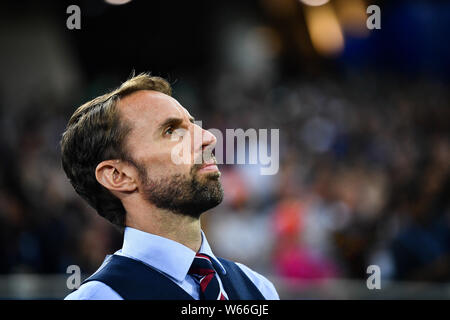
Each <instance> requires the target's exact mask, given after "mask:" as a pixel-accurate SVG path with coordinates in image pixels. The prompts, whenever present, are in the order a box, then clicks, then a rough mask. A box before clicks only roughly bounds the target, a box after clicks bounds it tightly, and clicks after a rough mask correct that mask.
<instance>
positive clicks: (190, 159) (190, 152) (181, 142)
mask: <svg viewBox="0 0 450 320" xmlns="http://www.w3.org/2000/svg"><path fill="white" fill-rule="evenodd" d="M119 109H120V114H121V117H122V119H123V120H125V121H126V122H127V123H128V124H129V125H130V126H131V132H130V133H129V134H128V136H127V138H126V141H125V146H126V149H127V152H128V155H129V156H130V158H131V160H132V162H133V163H134V165H135V166H136V168H137V169H138V172H139V181H138V184H139V186H138V189H139V192H142V194H143V196H144V197H145V198H146V200H147V201H149V202H151V203H152V204H154V205H155V206H157V207H159V208H162V209H167V210H169V211H172V212H174V213H178V214H184V215H189V216H193V217H199V216H200V214H201V213H203V212H204V211H206V210H208V209H211V208H213V207H215V206H217V205H218V204H219V203H220V202H221V201H222V199H223V190H222V186H221V184H220V181H219V177H220V172H219V170H218V168H217V166H216V165H215V158H214V157H212V156H211V155H212V149H213V148H214V146H215V143H216V138H215V137H214V135H212V134H211V133H210V132H208V131H206V130H203V129H202V128H201V127H199V126H198V125H196V124H194V123H193V122H194V119H193V118H192V116H191V115H190V114H189V112H188V111H187V110H186V109H185V108H184V107H183V106H181V105H180V104H179V103H178V101H176V100H175V99H174V98H172V97H170V96H168V95H165V94H163V93H160V92H156V91H149V90H141V91H137V92H135V93H133V94H131V95H129V96H127V97H125V98H124V99H122V100H121V101H120V103H119ZM194 137H195V138H194ZM180 151H181V152H182V154H181V156H182V157H181V158H180ZM177 159H178V161H177ZM180 159H181V160H183V161H179V160H180Z"/></svg>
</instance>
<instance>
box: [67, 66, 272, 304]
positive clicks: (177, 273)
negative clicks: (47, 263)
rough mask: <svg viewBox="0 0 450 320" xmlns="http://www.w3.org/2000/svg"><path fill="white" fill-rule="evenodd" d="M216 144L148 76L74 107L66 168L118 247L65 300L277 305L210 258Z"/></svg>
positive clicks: (266, 286) (265, 290)
mask: <svg viewBox="0 0 450 320" xmlns="http://www.w3.org/2000/svg"><path fill="white" fill-rule="evenodd" d="M198 133H200V139H195V138H194V137H196V136H197V137H198V136H199V135H198ZM215 143H216V138H215V137H214V136H213V135H212V134H211V133H210V132H208V131H206V130H203V129H202V128H201V127H199V126H198V125H196V124H195V123H194V119H193V118H192V116H191V115H190V114H189V112H188V111H187V110H186V109H185V108H184V107H182V106H181V105H180V104H179V103H178V102H177V101H176V100H175V99H174V98H172V97H171V88H170V85H169V84H168V83H167V81H165V80H164V79H162V78H159V77H151V76H149V75H147V74H141V75H139V76H136V77H133V78H131V79H129V80H128V81H126V82H124V83H123V84H122V85H121V86H120V87H119V88H118V89H116V90H114V91H112V92H110V93H107V94H105V95H102V96H100V97H97V98H95V99H93V100H92V101H90V102H87V103H85V104H84V105H82V106H81V107H79V108H78V109H77V110H76V111H75V113H74V114H73V115H72V117H71V118H70V120H69V123H68V125H67V129H66V131H65V132H64V134H63V137H62V140H61V153H62V164H63V168H64V171H65V172H66V174H67V176H68V178H69V179H70V182H71V183H72V185H73V187H74V189H75V190H76V192H77V193H78V194H79V195H80V196H81V197H83V198H84V199H85V200H86V201H87V202H88V203H89V204H90V205H91V206H92V207H94V208H95V209H96V210H97V212H98V213H99V214H100V215H101V216H103V217H104V218H106V219H108V220H109V221H110V222H112V223H113V224H115V225H117V226H118V227H119V228H122V229H123V230H124V241H123V247H122V249H121V250H119V251H117V252H116V253H114V254H113V255H110V256H107V257H106V259H105V261H104V262H103V264H102V266H100V268H99V269H98V270H97V271H96V272H95V273H94V274H93V275H92V276H91V277H89V278H88V279H87V280H85V281H84V282H83V283H82V285H81V286H80V288H79V289H78V290H76V291H74V292H73V293H71V294H69V295H68V296H67V297H66V299H69V300H72V299H73V300H75V299H76V300H78V299H108V300H110V299H167V300H172V299H221V300H225V299H278V294H277V292H276V290H275V288H274V286H273V285H272V283H271V282H270V281H268V280H267V279H266V278H265V277H263V276H262V275H260V274H258V273H256V272H254V271H252V270H251V269H249V268H248V267H246V266H244V265H242V264H239V263H234V262H231V261H228V260H226V259H222V258H217V257H215V256H214V254H213V252H212V250H211V248H210V246H209V244H208V241H207V240H206V237H205V234H204V233H203V232H202V230H201V225H200V215H201V214H202V213H203V212H205V211H207V210H209V209H211V208H213V207H215V206H217V205H218V204H219V203H220V202H221V201H222V198H223V190H222V186H221V183H220V180H219V178H220V172H219V170H218V168H217V165H216V163H215V158H214V156H212V150H213V148H214V146H215ZM180 146H181V147H182V148H181V149H180V148H179V147H180ZM178 149H180V150H183V152H184V154H183V156H182V159H181V160H183V161H180V158H179V157H178V155H179V154H180V152H178V151H177V152H174V150H178ZM186 159H190V160H189V161H186ZM224 232H226V230H224Z"/></svg>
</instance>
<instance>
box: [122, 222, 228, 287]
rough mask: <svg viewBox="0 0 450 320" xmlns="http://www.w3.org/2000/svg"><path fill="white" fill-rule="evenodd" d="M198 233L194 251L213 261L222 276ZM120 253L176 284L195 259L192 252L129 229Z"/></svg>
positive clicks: (162, 238) (158, 237)
mask: <svg viewBox="0 0 450 320" xmlns="http://www.w3.org/2000/svg"><path fill="white" fill-rule="evenodd" d="M201 234H202V244H201V246H200V250H199V251H198V252H199V253H203V254H207V255H208V256H210V257H211V258H212V259H214V261H215V262H216V263H217V264H218V265H219V266H220V268H221V269H222V271H223V272H224V273H225V272H226V270H225V268H224V267H223V266H222V264H221V263H220V261H219V260H218V259H217V258H216V256H215V255H214V253H213V252H212V250H211V247H210V246H209V243H208V240H207V239H206V236H205V234H204V233H203V231H201ZM121 253H122V254H123V255H125V256H128V257H130V258H134V259H136V260H140V261H142V262H144V263H145V264H147V265H149V266H151V267H153V268H155V269H157V270H159V271H161V272H163V273H165V274H167V275H168V276H170V277H172V278H174V279H175V280H176V281H178V282H182V281H183V280H184V279H185V278H186V275H187V273H188V271H189V268H190V267H191V264H192V261H194V257H195V252H194V251H193V250H191V249H190V248H188V247H186V246H185V245H182V244H181V243H179V242H176V241H174V240H170V239H167V238H164V237H161V236H157V235H155V234H151V233H147V232H144V231H141V230H137V229H134V228H130V227H126V228H125V233H124V240H123V246H122V250H121Z"/></svg>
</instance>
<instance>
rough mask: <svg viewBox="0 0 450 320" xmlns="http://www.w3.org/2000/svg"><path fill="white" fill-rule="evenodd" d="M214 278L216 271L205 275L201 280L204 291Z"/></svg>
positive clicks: (201, 287)
mask: <svg viewBox="0 0 450 320" xmlns="http://www.w3.org/2000/svg"><path fill="white" fill-rule="evenodd" d="M213 278H214V273H211V274H208V275H207V276H205V277H204V278H203V279H202V280H200V289H201V290H202V292H205V290H206V287H208V284H209V283H210V282H211V280H212V279H213Z"/></svg>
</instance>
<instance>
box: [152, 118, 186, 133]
mask: <svg viewBox="0 0 450 320" xmlns="http://www.w3.org/2000/svg"><path fill="white" fill-rule="evenodd" d="M189 121H190V122H192V123H194V121H195V119H194V118H193V117H189ZM182 123H183V119H182V118H167V119H166V120H164V121H163V122H162V123H161V124H160V125H159V126H158V131H161V130H164V129H165V128H166V127H168V126H173V127H178V126H179V125H181V124H182Z"/></svg>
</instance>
